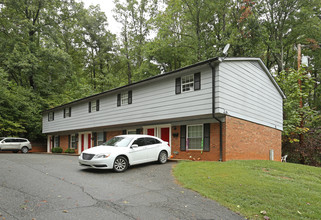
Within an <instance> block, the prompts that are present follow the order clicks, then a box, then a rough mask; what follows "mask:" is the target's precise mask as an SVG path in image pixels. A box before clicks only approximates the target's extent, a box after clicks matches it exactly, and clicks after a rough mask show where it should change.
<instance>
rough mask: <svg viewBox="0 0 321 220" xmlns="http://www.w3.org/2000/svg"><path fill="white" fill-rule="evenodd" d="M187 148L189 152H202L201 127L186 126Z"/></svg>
mask: <svg viewBox="0 0 321 220" xmlns="http://www.w3.org/2000/svg"><path fill="white" fill-rule="evenodd" d="M186 132H187V146H188V149H189V150H202V145H203V125H188V126H187V131H186Z"/></svg>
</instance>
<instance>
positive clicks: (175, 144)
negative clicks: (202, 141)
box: [172, 123, 220, 161]
mask: <svg viewBox="0 0 321 220" xmlns="http://www.w3.org/2000/svg"><path fill="white" fill-rule="evenodd" d="M175 127H176V130H175ZM210 132H211V139H210V151H209V152H205V151H203V152H202V151H200V150H188V151H180V126H172V155H173V159H190V160H211V161H218V160H219V158H220V139H219V138H220V136H219V135H220V127H219V124H216V123H215V124H211V128H210ZM175 133H178V136H177V137H174V135H173V134H175ZM175 136H176V135H175ZM175 152H178V154H175Z"/></svg>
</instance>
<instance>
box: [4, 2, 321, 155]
mask: <svg viewBox="0 0 321 220" xmlns="http://www.w3.org/2000/svg"><path fill="white" fill-rule="evenodd" d="M114 2H115V5H116V9H115V19H116V20H117V21H118V22H119V25H121V27H122V31H121V33H120V36H118V37H117V36H116V35H114V34H112V33H111V32H110V30H109V28H108V21H107V17H106V15H105V14H104V13H103V12H102V11H101V10H100V8H99V6H90V7H89V8H84V4H83V3H82V2H79V1H75V0H50V1H49V0H2V1H0V12H1V14H0V76H1V82H0V84H1V85H0V94H1V96H0V103H1V105H0V136H8V135H19V136H27V137H28V138H30V139H38V138H42V135H41V112H42V111H43V110H45V109H48V108H51V107H54V106H57V105H60V104H63V103H67V102H69V101H71V100H75V99H78V98H81V97H85V96H87V95H91V94H94V93H97V92H101V91H105V90H108V89H111V88H115V87H118V86H122V85H125V84H128V83H132V82H135V81H138V80H141V79H144V78H147V77H150V76H154V75H157V74H160V73H162V72H167V71H171V70H174V69H177V68H180V67H183V66H186V65H189V64H192V63H195V62H198V61H201V60H205V59H208V58H212V57H215V56H221V55H222V53H221V51H222V48H223V47H224V46H225V45H226V44H227V43H230V44H231V49H230V51H229V56H249V57H260V58H261V59H262V60H263V62H264V63H265V64H266V66H267V67H268V68H269V69H270V70H271V72H272V73H273V74H274V76H275V78H276V79H277V81H278V83H279V85H280V86H281V88H282V89H283V91H284V92H285V94H286V96H287V99H286V100H285V103H284V119H285V126H284V130H285V132H284V143H286V144H287V145H289V146H292V145H293V146H294V145H295V144H296V141H297V140H299V139H300V138H299V136H300V135H301V134H303V135H305V136H310V133H311V132H309V131H311V130H313V131H314V130H316V131H317V130H318V126H320V110H321V86H320V81H321V79H320V72H321V49H320V42H321V34H320V33H321V2H320V1H319V0H284V1H276V0H216V1H212V0H162V1H159V0H114ZM106 4H107V3H106ZM298 44H302V45H303V47H302V52H303V54H305V55H308V56H309V57H310V65H309V67H308V68H307V69H302V70H301V71H299V72H298V71H296V70H294V69H296V67H297V50H296V47H295V46H296V45H298ZM299 78H302V82H303V86H302V88H301V89H300V88H299V87H297V86H296V85H297V81H298V79H299ZM300 97H302V98H303V102H304V104H303V108H300V106H299V104H298V99H299V98H300ZM302 121H303V122H304V123H302ZM302 124H303V126H302ZM313 137H314V138H313V140H315V143H319V142H318V140H320V139H321V138H320V136H318V135H315V133H314V136H313ZM301 139H302V138H301ZM304 140H305V139H302V140H301V142H302V143H300V145H299V146H300V147H301V148H302V147H303V145H304V144H305V143H304ZM307 140H308V141H309V143H312V145H314V144H313V141H312V142H311V141H310V139H309V138H307ZM300 147H299V148H300ZM290 148H291V147H290ZM299 151H300V150H298V152H299ZM299 155H300V157H301V159H300V160H301V161H302V160H303V159H304V158H302V157H304V155H305V154H303V153H302V152H301V154H300V153H299Z"/></svg>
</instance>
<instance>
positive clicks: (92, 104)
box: [88, 99, 100, 113]
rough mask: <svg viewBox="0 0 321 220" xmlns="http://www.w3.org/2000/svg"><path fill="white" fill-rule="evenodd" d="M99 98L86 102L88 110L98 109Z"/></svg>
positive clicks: (94, 110)
mask: <svg viewBox="0 0 321 220" xmlns="http://www.w3.org/2000/svg"><path fill="white" fill-rule="evenodd" d="M99 103H100V102H99V99H97V100H93V101H90V102H88V112H89V113H91V112H96V111H97V112H98V111H99Z"/></svg>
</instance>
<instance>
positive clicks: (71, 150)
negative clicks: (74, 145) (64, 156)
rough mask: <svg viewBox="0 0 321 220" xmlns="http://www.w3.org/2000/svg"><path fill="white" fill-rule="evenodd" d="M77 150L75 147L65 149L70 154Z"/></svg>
mask: <svg viewBox="0 0 321 220" xmlns="http://www.w3.org/2000/svg"><path fill="white" fill-rule="evenodd" d="M75 152H76V151H75V149H70V148H68V149H67V150H65V153H68V154H74V153H75Z"/></svg>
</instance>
